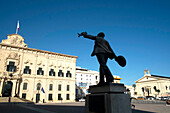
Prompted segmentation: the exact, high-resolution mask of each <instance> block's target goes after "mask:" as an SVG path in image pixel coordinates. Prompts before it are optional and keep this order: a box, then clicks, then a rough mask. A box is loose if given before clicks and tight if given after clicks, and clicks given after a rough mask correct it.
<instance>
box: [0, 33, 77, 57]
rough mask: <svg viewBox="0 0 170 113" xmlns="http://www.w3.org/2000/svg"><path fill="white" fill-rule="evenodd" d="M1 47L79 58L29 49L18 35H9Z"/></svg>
mask: <svg viewBox="0 0 170 113" xmlns="http://www.w3.org/2000/svg"><path fill="white" fill-rule="evenodd" d="M0 45H1V46H9V47H13V48H20V49H23V50H29V51H36V52H41V53H47V54H53V55H58V56H66V57H71V58H78V57H77V56H72V55H66V54H60V53H55V52H50V51H44V50H39V49H33V48H28V47H27V44H25V43H24V38H23V37H22V36H21V35H18V34H11V35H7V39H6V40H2V42H1V43H0Z"/></svg>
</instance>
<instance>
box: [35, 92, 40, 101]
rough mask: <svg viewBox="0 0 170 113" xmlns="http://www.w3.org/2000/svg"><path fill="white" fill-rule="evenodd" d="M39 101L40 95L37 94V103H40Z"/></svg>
mask: <svg viewBox="0 0 170 113" xmlns="http://www.w3.org/2000/svg"><path fill="white" fill-rule="evenodd" d="M39 101H40V94H39V93H37V94H36V103H38V102H39Z"/></svg>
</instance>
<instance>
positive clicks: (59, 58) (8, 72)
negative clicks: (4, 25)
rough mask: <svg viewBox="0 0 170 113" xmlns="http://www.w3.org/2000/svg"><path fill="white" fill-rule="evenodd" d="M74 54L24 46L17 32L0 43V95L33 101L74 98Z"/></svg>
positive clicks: (70, 99) (71, 99)
mask: <svg viewBox="0 0 170 113" xmlns="http://www.w3.org/2000/svg"><path fill="white" fill-rule="evenodd" d="M76 59H77V57H76V56H71V55H65V54H59V53H54V52H49V51H43V50H38V49H32V48H28V47H27V44H25V43H24V38H23V37H22V36H20V35H18V34H11V35H8V36H7V39H6V40H2V42H1V43H0V96H2V97H8V96H12V97H14V96H17V97H21V98H25V99H27V100H32V101H34V102H43V101H45V102H60V101H66V102H70V101H74V100H75V70H76Z"/></svg>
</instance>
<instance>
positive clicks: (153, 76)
mask: <svg viewBox="0 0 170 113" xmlns="http://www.w3.org/2000/svg"><path fill="white" fill-rule="evenodd" d="M151 76H153V77H159V78H168V79H170V77H166V76H159V75H151Z"/></svg>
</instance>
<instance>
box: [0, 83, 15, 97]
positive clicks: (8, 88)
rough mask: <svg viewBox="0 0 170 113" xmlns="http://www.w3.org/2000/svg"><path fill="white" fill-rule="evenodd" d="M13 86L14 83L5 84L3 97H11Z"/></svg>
mask: <svg viewBox="0 0 170 113" xmlns="http://www.w3.org/2000/svg"><path fill="white" fill-rule="evenodd" d="M12 86H13V83H12V82H11V81H7V82H6V83H5V84H4V88H3V93H2V97H9V96H11V92H12Z"/></svg>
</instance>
